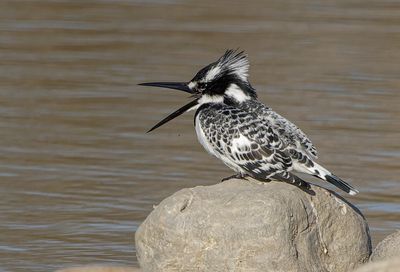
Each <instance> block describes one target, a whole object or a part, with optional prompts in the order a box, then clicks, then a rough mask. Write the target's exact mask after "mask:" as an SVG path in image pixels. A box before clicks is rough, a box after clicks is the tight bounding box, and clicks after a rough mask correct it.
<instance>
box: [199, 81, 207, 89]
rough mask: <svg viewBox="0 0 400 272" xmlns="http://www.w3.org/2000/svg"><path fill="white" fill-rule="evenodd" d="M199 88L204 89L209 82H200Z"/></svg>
mask: <svg viewBox="0 0 400 272" xmlns="http://www.w3.org/2000/svg"><path fill="white" fill-rule="evenodd" d="M197 86H198V88H199V89H201V90H204V89H205V88H207V83H205V82H200V83H198V84H197Z"/></svg>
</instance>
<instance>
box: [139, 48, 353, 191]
mask: <svg viewBox="0 0 400 272" xmlns="http://www.w3.org/2000/svg"><path fill="white" fill-rule="evenodd" d="M248 71H249V62H248V60H247V57H246V56H245V55H244V53H243V52H237V51H233V50H228V51H226V52H225V54H224V55H223V56H222V57H221V58H219V59H218V60H217V61H216V62H214V63H211V64H209V65H208V66H206V67H204V68H203V69H201V70H200V71H199V72H198V73H197V74H196V75H195V77H194V78H193V79H192V80H191V81H190V82H188V83H167V82H156V83H143V84H141V85H145V86H156V87H166V88H172V89H178V90H181V91H185V92H188V93H191V94H192V96H193V97H194V98H195V100H193V101H192V102H190V103H189V104H187V105H185V106H183V107H182V108H180V109H179V110H177V111H175V112H174V113H172V114H170V115H169V116H168V117H166V118H165V119H163V120H162V121H161V122H159V123H158V124H157V125H156V126H154V127H153V128H152V129H151V130H153V129H155V128H157V127H159V126H161V125H163V124H164V123H166V122H168V121H170V120H172V119H173V118H175V117H177V116H179V115H180V114H182V113H184V112H187V111H190V110H196V113H195V128H196V133H197V136H198V139H199V142H200V143H201V144H202V145H203V147H204V148H205V149H206V150H207V151H208V152H209V153H210V154H212V155H213V156H215V157H217V158H219V159H220V160H222V161H223V162H224V163H225V164H226V165H227V166H228V167H230V168H231V169H233V170H234V171H235V172H236V175H235V176H236V177H241V178H244V177H247V176H250V177H252V178H254V179H257V180H260V181H270V180H278V181H283V182H287V183H292V184H294V185H297V186H299V187H301V188H303V189H308V188H309V185H308V183H307V182H305V181H304V180H302V179H301V178H299V177H298V176H296V173H305V174H309V175H313V176H316V177H318V178H320V179H322V180H325V181H328V182H330V183H332V184H333V185H335V186H337V187H338V188H340V189H342V190H343V191H345V192H347V193H349V194H352V195H354V194H356V193H357V192H358V191H357V190H356V189H354V188H353V187H352V186H351V185H350V184H348V183H346V182H345V181H343V180H342V179H340V178H338V177H337V176H335V175H334V174H332V173H331V172H330V171H328V170H327V169H325V168H324V167H322V166H321V165H319V164H317V163H316V162H315V160H316V159H317V150H316V148H315V147H314V145H313V144H312V142H311V141H310V139H309V138H308V137H307V136H306V135H305V134H304V133H303V132H302V131H301V130H300V129H299V128H298V127H297V126H296V125H294V124H293V123H291V122H290V121H289V120H287V119H285V118H284V117H282V116H281V115H279V114H278V113H276V112H274V111H273V110H272V109H270V108H269V107H267V106H265V105H264V104H262V103H261V102H260V101H258V100H257V94H256V92H255V90H254V89H253V87H252V86H251V85H250V83H249V81H248ZM151 130H150V131H151Z"/></svg>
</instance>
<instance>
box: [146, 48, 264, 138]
mask: <svg viewBox="0 0 400 272" xmlns="http://www.w3.org/2000/svg"><path fill="white" fill-rule="evenodd" d="M248 71H249V61H248V59H247V56H246V55H245V54H244V52H243V51H235V50H227V51H226V52H225V53H224V54H223V55H222V56H221V57H220V58H219V59H218V60H217V61H215V62H213V63H211V64H209V65H207V66H206V67H204V68H202V69H201V70H200V71H199V72H197V74H196V75H195V76H194V77H193V79H192V80H190V81H189V82H151V83H141V84H139V85H143V86H154V87H163V88H169V89H176V90H180V91H183V92H187V93H190V94H192V97H194V98H195V99H194V100H193V101H191V102H190V103H188V104H186V105H185V106H183V107H182V108H180V109H178V110H177V111H175V112H173V113H172V114H170V115H169V116H167V117H166V118H164V119H163V120H162V121H160V122H159V123H158V124H157V125H155V126H154V127H153V128H152V129H150V130H149V131H152V130H154V129H156V128H158V127H159V126H161V125H163V124H165V123H166V122H168V121H170V120H172V119H174V118H175V117H177V116H179V115H181V114H183V113H184V112H187V111H190V110H194V109H197V108H198V107H199V106H201V105H202V104H205V103H226V104H233V105H234V104H236V103H242V102H245V101H247V100H250V99H256V98H257V94H256V92H255V90H254V89H253V87H252V86H251V85H250V83H249V80H248Z"/></svg>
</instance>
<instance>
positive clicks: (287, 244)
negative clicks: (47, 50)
mask: <svg viewBox="0 0 400 272" xmlns="http://www.w3.org/2000/svg"><path fill="white" fill-rule="evenodd" d="M312 190H313V191H314V195H311V194H309V193H306V192H304V191H302V190H300V189H298V188H297V187H295V186H293V185H289V184H285V183H281V182H269V183H260V182H257V181H254V180H249V181H246V180H229V181H225V182H223V183H219V184H216V185H212V186H198V187H195V188H191V189H183V190H180V191H179V192H177V193H175V194H173V195H172V196H170V197H168V198H166V199H164V200H163V201H162V202H161V203H160V204H159V205H158V206H157V207H156V208H155V209H154V210H153V211H152V212H151V214H150V215H149V216H148V217H147V219H146V220H145V221H144V222H143V223H142V225H141V226H140V227H139V229H138V230H137V232H136V237H135V238H136V250H137V257H138V260H139V263H140V266H141V268H142V269H143V271H146V272H153V271H154V272H155V271H163V272H168V271H213V272H214V271H246V272H247V271H302V272H307V271H318V272H323V271H335V272H340V271H349V270H351V269H353V268H354V267H356V266H358V265H359V264H361V263H364V262H365V261H367V260H368V258H369V255H370V253H371V242H370V237H369V231H368V226H367V223H366V221H365V219H364V218H363V216H362V215H361V213H360V212H359V211H358V210H357V209H356V208H355V207H353V206H352V205H351V204H349V203H348V202H346V201H345V200H344V199H343V198H341V197H339V196H338V195H336V194H334V193H333V192H331V191H328V190H326V189H323V188H320V187H317V186H312Z"/></svg>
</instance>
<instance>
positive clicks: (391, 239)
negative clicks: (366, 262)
mask: <svg viewBox="0 0 400 272" xmlns="http://www.w3.org/2000/svg"><path fill="white" fill-rule="evenodd" d="M394 257H397V258H398V259H399V260H400V230H398V231H396V232H395V233H392V234H390V235H389V236H388V237H386V238H385V239H383V241H382V242H380V243H379V244H378V245H377V246H376V248H375V249H374V251H373V252H372V255H371V261H380V260H384V259H389V258H394ZM399 271H400V267H399Z"/></svg>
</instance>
